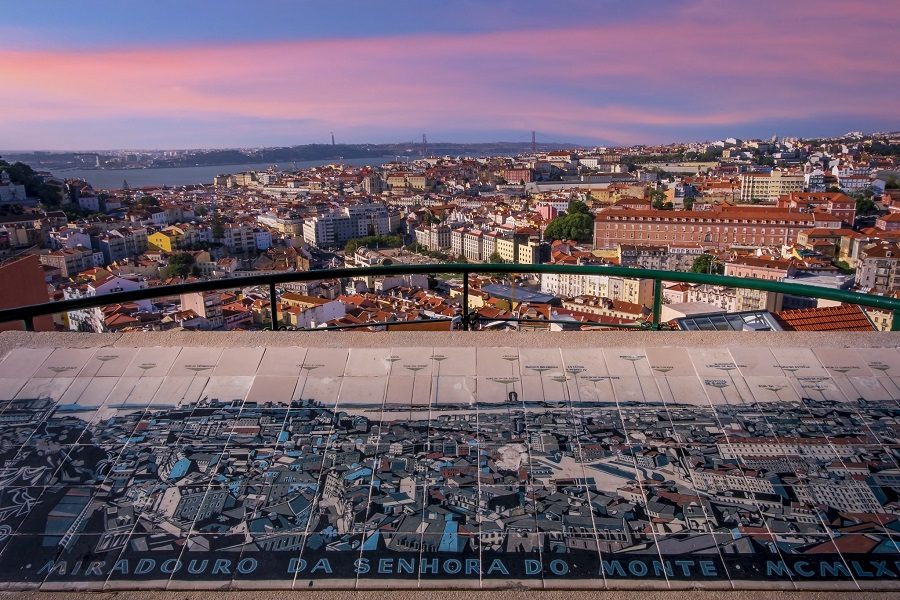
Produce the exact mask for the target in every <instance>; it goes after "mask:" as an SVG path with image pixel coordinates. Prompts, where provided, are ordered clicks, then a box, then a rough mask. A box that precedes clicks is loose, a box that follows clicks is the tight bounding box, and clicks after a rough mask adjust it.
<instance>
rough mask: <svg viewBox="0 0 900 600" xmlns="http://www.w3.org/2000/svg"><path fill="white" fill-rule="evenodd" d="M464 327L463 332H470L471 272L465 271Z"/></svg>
mask: <svg viewBox="0 0 900 600" xmlns="http://www.w3.org/2000/svg"><path fill="white" fill-rule="evenodd" d="M462 304H463V305H462V326H463V331H468V330H469V272H468V271H463V299H462Z"/></svg>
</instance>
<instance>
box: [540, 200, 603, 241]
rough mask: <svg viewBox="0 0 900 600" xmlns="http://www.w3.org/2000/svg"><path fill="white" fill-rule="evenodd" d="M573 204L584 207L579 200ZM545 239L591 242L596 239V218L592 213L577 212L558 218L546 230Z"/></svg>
mask: <svg viewBox="0 0 900 600" xmlns="http://www.w3.org/2000/svg"><path fill="white" fill-rule="evenodd" d="M572 202H578V203H579V204H582V205H584V202H581V201H579V200H573V201H572ZM570 206H571V203H570ZM585 206H586V205H585ZM544 239H545V240H551V241H552V240H576V241H579V242H590V241H591V240H593V239H594V216H593V215H592V214H591V213H590V211H588V212H587V213H584V212H580V211H575V212H572V213H569V214H566V215H563V216H561V217H556V218H555V219H553V220H552V221H550V224H549V225H547V229H545V230H544Z"/></svg>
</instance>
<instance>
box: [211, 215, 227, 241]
mask: <svg viewBox="0 0 900 600" xmlns="http://www.w3.org/2000/svg"><path fill="white" fill-rule="evenodd" d="M210 228H211V229H212V236H213V239H214V240H220V239H222V236H224V235H225V225H224V224H223V223H222V219H221V218H220V217H219V213H216V214H215V215H213V218H212V222H211V223H210Z"/></svg>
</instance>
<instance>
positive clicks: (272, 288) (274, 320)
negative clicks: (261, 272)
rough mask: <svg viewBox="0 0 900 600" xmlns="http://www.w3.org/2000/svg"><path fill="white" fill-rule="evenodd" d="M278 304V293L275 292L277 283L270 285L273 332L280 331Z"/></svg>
mask: <svg viewBox="0 0 900 600" xmlns="http://www.w3.org/2000/svg"><path fill="white" fill-rule="evenodd" d="M277 304H278V298H277V292H276V291H275V282H274V281H273V282H272V283H270V284H269V309H270V312H271V313H272V331H278V308H277V307H276V305H277Z"/></svg>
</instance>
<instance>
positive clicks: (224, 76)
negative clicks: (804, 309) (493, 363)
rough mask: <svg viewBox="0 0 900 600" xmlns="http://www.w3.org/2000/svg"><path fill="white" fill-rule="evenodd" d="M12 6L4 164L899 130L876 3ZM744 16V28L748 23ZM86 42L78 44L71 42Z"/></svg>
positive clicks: (886, 11)
mask: <svg viewBox="0 0 900 600" xmlns="http://www.w3.org/2000/svg"><path fill="white" fill-rule="evenodd" d="M208 8H209V7H208V6H207V5H205V4H193V5H189V6H187V7H182V6H181V5H178V11H179V12H178V13H177V18H173V10H174V5H168V6H167V5H165V4H163V5H159V4H154V5H153V6H145V7H137V6H128V7H118V6H116V5H114V4H106V3H94V4H93V5H90V6H89V9H88V10H84V8H83V7H80V8H78V9H75V8H73V7H68V6H62V7H55V8H54V10H53V11H44V10H41V11H36V10H34V6H33V5H30V6H25V5H21V6H18V5H14V4H11V5H10V6H8V7H5V15H6V17H7V18H6V24H5V25H3V26H2V27H0V31H2V33H3V34H4V35H3V38H4V41H3V42H0V47H2V49H3V51H4V54H5V55H6V56H7V57H8V58H9V60H7V61H5V62H4V64H3V65H2V66H0V75H3V76H4V79H6V80H7V81H11V82H12V83H13V84H14V85H10V86H7V87H6V88H5V89H4V91H3V92H0V104H2V105H3V106H4V107H5V109H6V110H5V113H6V116H7V125H6V127H5V134H6V135H5V136H4V137H5V140H6V141H5V142H4V143H2V144H0V145H3V146H8V147H16V148H23V149H24V148H29V149H43V150H55V149H63V148H112V147H116V148H126V147H127V148H134V147H169V148H172V147H247V146H268V145H275V146H277V145H294V144H303V143H314V142H320V143H329V142H330V135H331V132H332V131H334V132H335V136H336V138H337V139H338V141H339V142H344V143H364V142H370V143H376V142H382V141H384V142H387V141H391V140H397V139H401V140H403V139H411V140H418V139H419V138H420V136H421V134H422V133H423V132H426V133H427V134H428V136H429V138H430V139H434V140H439V141H445V142H456V141H463V140H464V141H468V142H480V141H494V140H500V139H503V140H522V141H525V140H527V139H528V138H529V136H530V132H531V131H532V130H537V131H538V132H540V134H541V136H542V137H543V138H544V140H539V141H567V142H571V143H580V144H588V145H594V144H598V145H623V144H635V143H646V144H655V143H663V142H671V141H672V140H692V139H696V140H699V139H716V138H720V137H725V136H729V135H733V136H737V137H769V136H771V135H772V134H773V133H779V134H781V135H784V134H785V133H790V134H791V135H797V136H801V137H815V136H822V135H835V134H837V133H840V132H844V131H851V130H868V131H871V130H881V131H883V130H889V129H892V128H894V127H895V124H896V123H897V122H898V116H900V107H898V106H897V103H896V102H895V101H894V100H893V98H894V97H896V95H897V91H898V90H897V84H896V81H895V79H894V78H893V77H892V74H893V65H894V64H896V59H897V49H896V44H893V43H892V41H891V40H892V39H893V38H892V35H891V33H892V32H893V30H894V29H896V26H897V25H898V20H900V10H897V9H896V8H895V7H891V6H882V5H878V4H875V3H864V4H854V5H847V4H846V3H831V2H825V3H815V4H812V3H790V4H787V5H785V4H774V3H773V4H769V3H762V4H761V5H758V6H756V7H755V8H754V10H753V11H750V12H747V11H744V12H740V13H739V12H737V9H736V7H735V5H732V4H720V3H709V2H701V1H697V2H685V3H656V2H647V3H642V4H640V5H638V6H637V7H635V8H628V9H626V8H624V7H622V6H618V5H615V4H600V3H580V2H578V3H570V4H569V5H567V6H566V7H563V8H564V9H563V10H559V11H554V12H548V11H545V10H538V9H539V8H540V6H539V5H537V4H534V3H532V4H518V3H517V4H509V3H506V4H504V3H496V4H491V5H490V6H484V5H481V4H477V5H476V4H471V5H464V6H462V7H459V6H457V5H454V6H453V7H440V6H437V5H435V6H419V5H410V4H403V3H390V4H385V5H380V6H375V7H367V9H366V10H362V9H360V7H359V6H358V5H355V4H353V3H343V4H342V3H339V4H329V5H328V6H327V8H326V7H324V6H322V7H315V6H313V7H304V10H303V11H299V10H296V7H294V6H293V5H290V4H283V3H278V2H275V3H269V4H266V5H263V6H262V7H261V8H260V9H259V10H257V11H246V9H245V8H244V7H242V6H240V5H239V4H237V3H225V4H223V5H221V6H220V5H218V4H217V5H216V10H215V11H211V10H208ZM737 17H740V18H737ZM73 29H74V30H77V31H78V32H79V35H70V34H69V32H71V31H72V30H73Z"/></svg>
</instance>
